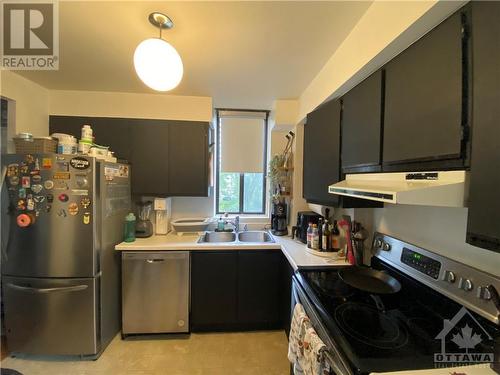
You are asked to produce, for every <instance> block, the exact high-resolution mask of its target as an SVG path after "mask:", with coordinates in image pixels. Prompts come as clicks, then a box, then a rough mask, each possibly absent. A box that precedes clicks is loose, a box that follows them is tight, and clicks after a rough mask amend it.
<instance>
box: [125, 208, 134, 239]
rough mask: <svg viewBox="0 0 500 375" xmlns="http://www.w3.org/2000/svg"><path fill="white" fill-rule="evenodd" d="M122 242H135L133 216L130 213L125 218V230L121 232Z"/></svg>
mask: <svg viewBox="0 0 500 375" xmlns="http://www.w3.org/2000/svg"><path fill="white" fill-rule="evenodd" d="M123 240H124V241H125V242H134V241H135V215H134V214H133V213H132V212H131V213H129V214H128V215H127V216H125V229H124V231H123Z"/></svg>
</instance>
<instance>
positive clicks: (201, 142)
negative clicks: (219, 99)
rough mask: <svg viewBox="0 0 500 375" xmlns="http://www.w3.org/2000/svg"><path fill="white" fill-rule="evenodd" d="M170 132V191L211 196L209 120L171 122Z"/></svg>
mask: <svg viewBox="0 0 500 375" xmlns="http://www.w3.org/2000/svg"><path fill="white" fill-rule="evenodd" d="M169 126H170V130H169V131H170V133H169V146H168V155H169V160H170V161H172V162H171V163H170V164H169V170H168V175H169V181H168V184H169V193H170V195H173V196H208V123H206V122H186V121H182V122H171V123H170V125H169Z"/></svg>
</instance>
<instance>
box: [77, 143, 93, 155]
mask: <svg viewBox="0 0 500 375" xmlns="http://www.w3.org/2000/svg"><path fill="white" fill-rule="evenodd" d="M91 148H92V143H91V142H87V141H84V140H81V141H80V142H78V153H80V154H88V153H89V151H90V149H91Z"/></svg>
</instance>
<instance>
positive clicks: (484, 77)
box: [467, 2, 500, 251]
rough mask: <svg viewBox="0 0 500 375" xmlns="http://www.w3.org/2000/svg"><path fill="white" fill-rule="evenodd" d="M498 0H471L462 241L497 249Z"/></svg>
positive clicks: (499, 126)
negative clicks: (467, 173)
mask: <svg viewBox="0 0 500 375" xmlns="http://www.w3.org/2000/svg"><path fill="white" fill-rule="evenodd" d="M499 19H500V3H498V2H473V3H472V58H473V69H474V71H473V77H474V80H473V92H474V96H473V115H472V116H473V117H472V128H473V129H472V131H473V137H472V153H471V174H470V192H469V218H468V225H467V242H468V243H470V244H472V245H475V246H479V247H483V248H486V249H490V250H495V251H500V226H499V225H498V223H500V200H499V199H498V186H500V174H499V173H498V171H500V149H499V147H498V139H499V138H500V106H499V103H500V91H499V89H498V88H499V87H500V70H499V65H498V62H499V61H500V24H499V22H498V20H499Z"/></svg>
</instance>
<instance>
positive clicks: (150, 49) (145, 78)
mask: <svg viewBox="0 0 500 375" xmlns="http://www.w3.org/2000/svg"><path fill="white" fill-rule="evenodd" d="M149 22H151V24H152V25H153V26H155V27H158V28H159V29H160V37H159V38H149V39H146V40H143V41H142V42H141V43H140V44H139V45H138V46H137V48H136V49H135V52H134V67H135V71H136V73H137V75H138V76H139V78H140V79H141V81H142V82H144V83H145V84H146V85H147V86H148V87H150V88H152V89H153V90H156V91H169V90H172V89H173V88H175V87H176V86H177V85H178V84H179V83H180V82H181V79H182V75H183V72H184V68H183V66H182V60H181V57H180V56H179V53H178V52H177V51H176V49H175V48H174V47H172V45H171V44H169V43H167V42H166V41H165V40H163V39H162V38H161V31H162V30H163V29H171V28H172V27H174V23H173V22H172V20H171V19H170V18H169V17H168V16H167V15H165V14H163V13H159V12H154V13H151V14H150V15H149Z"/></svg>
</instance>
